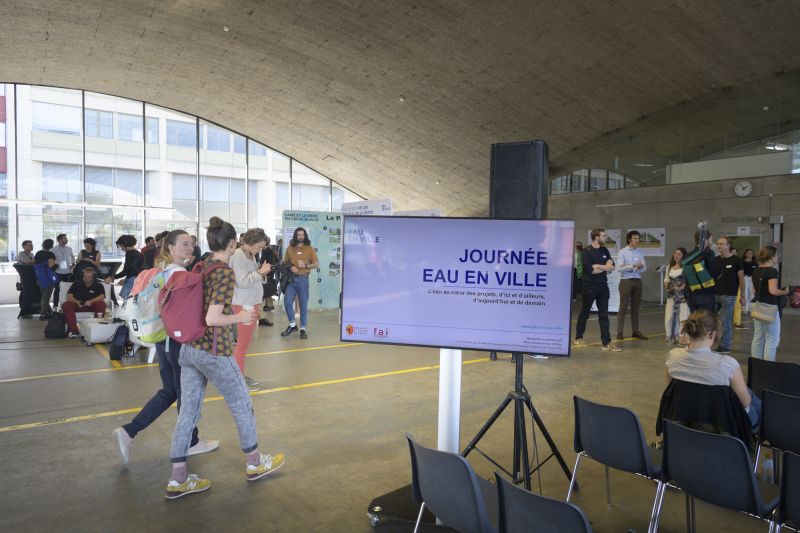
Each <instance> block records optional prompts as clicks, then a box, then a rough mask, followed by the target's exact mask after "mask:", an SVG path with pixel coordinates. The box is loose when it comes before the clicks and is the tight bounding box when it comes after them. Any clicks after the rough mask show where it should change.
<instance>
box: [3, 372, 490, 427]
mask: <svg viewBox="0 0 800 533" xmlns="http://www.w3.org/2000/svg"><path fill="white" fill-rule="evenodd" d="M486 361H489V358H488V357H486V358H480V359H470V360H468V361H464V362H463V363H462V364H464V365H469V364H474V363H485V362H486ZM437 368H439V365H431V366H420V367H416V368H406V369H403V370H391V371H389V372H379V373H376V374H367V375H365V376H353V377H349V378H340V379H329V380H325V381H315V382H313V383H301V384H299V385H288V386H286V387H275V388H273V389H264V390H260V391H255V392H251V393H250V395H251V396H261V395H264V394H274V393H276V392H285V391H292V390H302V389H311V388H315V387H324V386H326V385H337V384H340V383H351V382H354V381H363V380H366V379H378V378H384V377H389V376H399V375H402V374H412V373H415V372H425V371H428V370H435V369H437ZM222 399H223V398H222V396H209V397H207V398H205V399H204V400H203V403H208V402H217V401H219V400H222ZM173 407H174V406H173ZM140 409H141V407H133V408H129V409H117V410H115V411H105V412H103V413H93V414H88V415H81V416H72V417H68V418H56V419H54V420H42V421H39V422H30V423H28V424H19V425H16V426H6V427H0V433H8V432H10V431H20V430H23V429H34V428H41V427H47V426H55V425H59V424H69V423H72V422H83V421H86V420H96V419H98V418H107V417H110V416H118V415H127V414H133V413H138V412H139V410H140Z"/></svg>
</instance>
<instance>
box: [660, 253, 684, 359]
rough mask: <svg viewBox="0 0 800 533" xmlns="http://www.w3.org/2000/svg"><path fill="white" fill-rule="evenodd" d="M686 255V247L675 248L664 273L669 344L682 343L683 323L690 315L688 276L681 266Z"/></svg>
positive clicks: (666, 326) (665, 313)
mask: <svg viewBox="0 0 800 533" xmlns="http://www.w3.org/2000/svg"><path fill="white" fill-rule="evenodd" d="M684 257H686V248H683V247H678V248H675V251H674V252H672V259H670V262H669V267H668V268H667V271H666V272H665V273H664V289H666V291H667V305H666V308H665V310H664V328H665V329H666V332H667V334H666V341H667V344H679V343H680V331H681V323H682V322H683V321H684V320H686V319H687V318H688V317H689V306H688V305H687V304H686V278H685V277H684V275H683V267H682V266H681V261H682V260H683V258H684Z"/></svg>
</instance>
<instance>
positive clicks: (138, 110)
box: [85, 92, 144, 206]
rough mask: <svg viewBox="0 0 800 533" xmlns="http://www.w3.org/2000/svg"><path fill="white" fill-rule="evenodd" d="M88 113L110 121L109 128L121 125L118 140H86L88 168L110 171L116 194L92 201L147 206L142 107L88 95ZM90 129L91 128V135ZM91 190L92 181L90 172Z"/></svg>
mask: <svg viewBox="0 0 800 533" xmlns="http://www.w3.org/2000/svg"><path fill="white" fill-rule="evenodd" d="M85 99H86V107H87V113H89V111H90V110H96V111H93V112H95V113H97V114H98V116H99V117H100V119H101V120H105V119H104V118H103V117H105V116H108V117H109V119H108V120H109V124H113V121H114V119H115V120H116V122H117V138H118V140H116V141H115V140H114V139H113V138H112V137H107V136H106V135H104V134H101V135H98V136H97V137H90V136H88V135H87V137H86V166H87V168H88V167H89V166H92V167H98V168H104V169H108V171H109V172H110V175H111V176H112V183H111V188H112V193H111V198H110V199H108V200H104V201H100V200H99V199H98V200H97V201H90V203H103V204H114V205H133V206H138V205H143V203H144V195H143V194H142V189H143V188H144V184H143V183H142V172H143V168H144V152H143V146H142V138H143V135H144V133H143V131H142V130H143V127H142V121H143V120H144V119H143V117H142V103H141V102H137V101H135V100H128V99H127V98H119V97H117V96H110V95H107V94H98V93H92V92H86V93H85ZM88 131H89V128H88V127H87V132H88ZM101 133H102V131H101ZM86 179H87V190H88V183H89V177H88V172H87V178H86Z"/></svg>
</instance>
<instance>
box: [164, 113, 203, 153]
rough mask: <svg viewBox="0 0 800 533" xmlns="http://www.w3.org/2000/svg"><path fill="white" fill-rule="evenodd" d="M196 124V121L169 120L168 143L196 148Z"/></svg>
mask: <svg viewBox="0 0 800 533" xmlns="http://www.w3.org/2000/svg"><path fill="white" fill-rule="evenodd" d="M195 126H196V124H195V123H194V122H183V121H177V120H167V144H169V145H172V146H183V147H184V148H196V147H197V128H196V127H195Z"/></svg>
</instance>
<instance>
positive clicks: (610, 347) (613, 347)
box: [600, 342, 622, 352]
mask: <svg viewBox="0 0 800 533" xmlns="http://www.w3.org/2000/svg"><path fill="white" fill-rule="evenodd" d="M600 349H601V350H603V351H604V352H607V351H609V350H611V351H612V352H621V351H622V348H620V347H619V344H616V343H613V342H609V343H608V344H604V345H603V346H602V347H601V348H600Z"/></svg>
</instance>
